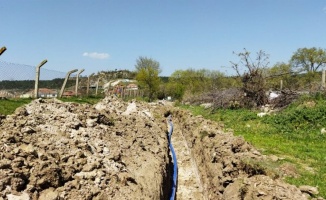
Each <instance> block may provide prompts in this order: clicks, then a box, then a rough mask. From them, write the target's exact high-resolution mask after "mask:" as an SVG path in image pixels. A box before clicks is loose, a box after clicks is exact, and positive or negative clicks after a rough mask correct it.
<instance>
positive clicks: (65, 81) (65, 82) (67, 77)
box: [59, 69, 78, 98]
mask: <svg viewBox="0 0 326 200" xmlns="http://www.w3.org/2000/svg"><path fill="white" fill-rule="evenodd" d="M77 71H78V69H74V70H71V71H69V72H68V73H67V75H66V78H65V80H64V82H63V84H62V87H61V90H60V94H59V98H61V97H62V95H63V92H64V90H65V87H66V84H67V81H68V79H69V76H70V74H72V73H75V72H77Z"/></svg>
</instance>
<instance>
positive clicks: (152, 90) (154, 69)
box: [135, 57, 161, 101]
mask: <svg viewBox="0 0 326 200" xmlns="http://www.w3.org/2000/svg"><path fill="white" fill-rule="evenodd" d="M135 67H136V70H137V71H136V80H137V81H138V83H139V85H140V87H141V88H143V89H145V90H146V91H147V93H148V98H149V101H152V100H153V99H154V98H155V97H156V95H157V92H158V89H159V85H160V78H159V76H158V74H159V73H160V71H161V69H160V64H159V62H157V61H155V60H153V59H151V58H146V57H139V59H138V60H137V64H136V66H135Z"/></svg>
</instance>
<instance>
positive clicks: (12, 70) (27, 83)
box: [0, 60, 92, 98]
mask: <svg viewBox="0 0 326 200" xmlns="http://www.w3.org/2000/svg"><path fill="white" fill-rule="evenodd" d="M36 68H37V67H36V66H31V65H25V64H17V63H10V62H6V61H3V60H0V97H1V98H32V97H35V85H36V84H35V83H36V77H37V69H36ZM66 77H67V72H61V71H56V70H49V69H46V68H40V70H39V81H38V87H37V88H38V90H37V92H38V94H37V97H45V98H47V97H58V96H59V94H60V92H61V90H62V87H63V83H64V81H65V78H66ZM86 80H87V78H85V77H81V78H79V83H80V84H77V83H76V74H71V76H69V77H68V79H67V82H66V85H65V87H64V88H63V96H74V95H76V85H78V89H79V90H80V91H78V92H77V93H78V94H79V95H81V94H82V92H84V93H86V86H87V81H86ZM90 91H91V92H92V89H91V90H90Z"/></svg>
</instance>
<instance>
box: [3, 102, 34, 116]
mask: <svg viewBox="0 0 326 200" xmlns="http://www.w3.org/2000/svg"><path fill="white" fill-rule="evenodd" d="M31 101H32V99H0V114H2V115H10V114H12V113H14V111H15V110H16V108H18V107H20V106H22V105H25V104H27V103H30V102H31Z"/></svg>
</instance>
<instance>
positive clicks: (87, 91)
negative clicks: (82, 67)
mask: <svg viewBox="0 0 326 200" xmlns="http://www.w3.org/2000/svg"><path fill="white" fill-rule="evenodd" d="M93 75H94V73H92V74H91V75H89V76H88V78H87V89H86V94H87V96H88V93H89V84H90V82H89V79H90V78H91V76H93Z"/></svg>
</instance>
